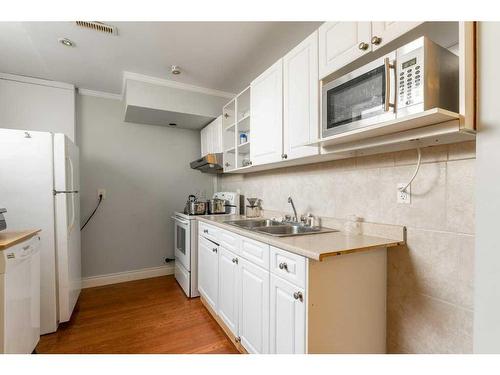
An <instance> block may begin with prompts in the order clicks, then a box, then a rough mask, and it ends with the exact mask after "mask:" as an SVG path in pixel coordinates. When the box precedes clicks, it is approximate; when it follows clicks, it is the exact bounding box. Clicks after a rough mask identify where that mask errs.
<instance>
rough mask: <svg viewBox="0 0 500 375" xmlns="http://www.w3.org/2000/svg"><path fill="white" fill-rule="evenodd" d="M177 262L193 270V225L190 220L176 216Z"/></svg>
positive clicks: (175, 241)
mask: <svg viewBox="0 0 500 375" xmlns="http://www.w3.org/2000/svg"><path fill="white" fill-rule="evenodd" d="M173 219H174V248H175V261H176V262H180V263H181V264H182V265H183V266H184V268H185V269H186V270H187V271H190V270H191V225H190V223H189V220H184V219H182V218H180V217H178V216H174V217H173Z"/></svg>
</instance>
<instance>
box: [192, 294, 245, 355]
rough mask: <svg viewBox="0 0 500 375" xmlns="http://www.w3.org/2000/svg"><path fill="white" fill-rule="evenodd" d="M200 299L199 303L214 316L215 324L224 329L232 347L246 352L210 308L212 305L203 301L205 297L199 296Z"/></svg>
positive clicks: (242, 352) (243, 352)
mask: <svg viewBox="0 0 500 375" xmlns="http://www.w3.org/2000/svg"><path fill="white" fill-rule="evenodd" d="M200 300H201V303H202V304H203V306H205V308H206V309H207V311H208V312H209V313H210V315H212V318H214V319H215V321H216V322H217V324H218V325H219V326H220V327H221V328H222V330H223V331H224V333H225V334H226V336H227V337H229V340H230V341H231V342H232V343H233V345H234V347H235V348H236V349H237V350H238V351H239V352H240V353H241V354H248V352H247V351H246V349H245V348H244V347H243V345H241V343H239V342H236V336H235V335H234V334H233V333H232V332H231V330H230V329H229V328H228V326H227V325H226V323H224V322H223V321H222V319H221V318H219V316H218V315H217V314H216V313H215V311H214V310H213V309H212V307H210V305H209V304H208V303H207V302H206V301H205V299H204V298H203V297H202V296H200Z"/></svg>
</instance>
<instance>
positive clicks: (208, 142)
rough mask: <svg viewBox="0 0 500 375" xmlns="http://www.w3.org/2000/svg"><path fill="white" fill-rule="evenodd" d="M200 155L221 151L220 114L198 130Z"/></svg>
mask: <svg viewBox="0 0 500 375" xmlns="http://www.w3.org/2000/svg"><path fill="white" fill-rule="evenodd" d="M200 137H201V156H205V155H207V154H215V153H219V152H222V115H221V116H219V117H217V118H216V119H215V120H214V121H212V122H211V123H210V124H208V125H207V126H205V127H204V128H203V129H201V131H200Z"/></svg>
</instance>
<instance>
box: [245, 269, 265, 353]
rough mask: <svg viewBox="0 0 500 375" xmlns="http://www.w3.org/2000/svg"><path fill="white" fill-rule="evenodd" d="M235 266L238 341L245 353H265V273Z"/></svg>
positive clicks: (261, 270)
mask: <svg viewBox="0 0 500 375" xmlns="http://www.w3.org/2000/svg"><path fill="white" fill-rule="evenodd" d="M239 263H240V264H239V274H240V301H239V302H240V306H239V338H240V340H241V344H242V345H243V346H244V347H245V349H246V350H247V351H248V352H249V353H269V271H267V270H265V269H263V268H261V267H259V266H257V265H255V264H252V263H251V262H249V261H247V260H245V259H240V262H239Z"/></svg>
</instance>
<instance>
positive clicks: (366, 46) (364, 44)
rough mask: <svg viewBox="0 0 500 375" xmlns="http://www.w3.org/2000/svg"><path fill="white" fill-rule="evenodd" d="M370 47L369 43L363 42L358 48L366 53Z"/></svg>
mask: <svg viewBox="0 0 500 375" xmlns="http://www.w3.org/2000/svg"><path fill="white" fill-rule="evenodd" d="M368 47H369V45H368V43H365V42H361V43H359V45H358V48H359V49H360V50H361V51H366V50H367V49H368Z"/></svg>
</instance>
